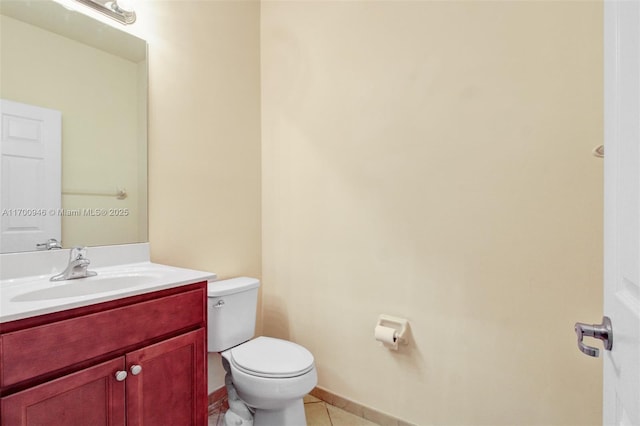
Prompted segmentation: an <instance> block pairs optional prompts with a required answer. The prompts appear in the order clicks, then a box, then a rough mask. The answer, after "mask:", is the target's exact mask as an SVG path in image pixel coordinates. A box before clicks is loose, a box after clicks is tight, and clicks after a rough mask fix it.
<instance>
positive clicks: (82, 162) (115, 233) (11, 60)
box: [0, 15, 146, 247]
mask: <svg viewBox="0 0 640 426" xmlns="http://www.w3.org/2000/svg"><path fill="white" fill-rule="evenodd" d="M0 19H1V21H0V31H1V35H2V37H1V38H0V40H1V46H0V55H1V58H0V59H1V60H0V62H1V64H2V73H1V78H0V97H2V98H4V99H9V100H12V101H16V102H21V103H26V104H30V105H36V106H40V107H44V108H50V109H55V110H57V111H60V112H61V113H62V135H63V138H62V139H63V144H62V165H63V169H62V189H63V192H73V191H83V192H87V191H93V192H95V191H98V192H101V191H113V192H114V193H115V190H116V188H117V187H118V188H125V189H126V190H127V193H128V197H127V198H126V199H125V200H118V199H116V198H115V196H114V197H104V196H87V195H81V196H79V195H64V196H63V197H62V207H63V208H64V209H65V210H76V209H77V210H79V211H82V209H87V208H91V209H97V208H105V209H128V212H129V214H128V215H126V216H103V217H97V216H82V215H81V216H64V217H62V218H61V219H62V243H63V244H64V246H65V247H72V246H74V245H87V246H92V245H107V244H123V243H132V242H139V241H146V211H143V212H142V214H143V215H144V217H143V218H142V219H140V217H139V216H140V215H139V211H140V205H139V201H140V199H141V198H144V197H145V194H144V193H141V192H140V190H139V185H140V184H141V185H142V189H143V190H144V189H145V186H146V178H145V177H144V176H138V164H139V152H138V144H137V142H136V141H137V140H138V137H137V136H138V132H139V131H140V129H139V120H138V114H139V111H138V90H139V86H140V81H139V69H140V68H143V69H146V64H144V63H143V64H138V63H136V62H132V61H129V60H127V59H124V58H121V57H119V56H116V55H112V54H109V53H106V52H104V51H102V50H99V49H96V48H94V47H91V46H88V45H86V44H83V43H80V42H78V41H74V40H71V39H69V38H65V37H62V36H60V35H57V34H54V33H51V32H48V31H45V30H42V29H40V28H38V27H34V26H32V25H29V24H25V23H23V22H21V21H18V20H15V19H13V18H10V17H7V16H4V15H2V16H0ZM141 179H142V182H141V183H140V180H141ZM141 228H142V229H141Z"/></svg>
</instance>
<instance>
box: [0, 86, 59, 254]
mask: <svg viewBox="0 0 640 426" xmlns="http://www.w3.org/2000/svg"><path fill="white" fill-rule="evenodd" d="M0 112H1V115H2V121H1V124H0V134H2V142H1V144H0V146H1V152H2V162H1V163H0V200H2V212H1V213H2V217H1V221H0V223H1V227H0V252H2V253H8V252H15V251H31V250H36V247H37V244H39V243H44V242H46V241H47V240H48V239H50V238H55V239H57V240H58V241H60V238H61V226H60V225H61V220H60V215H59V212H60V181H61V167H60V153H61V140H62V138H61V123H62V114H61V113H60V112H59V111H55V110H52V109H47V108H40V107H37V106H32V105H27V104H22V103H18V102H11V101H8V100H4V99H2V100H0Z"/></svg>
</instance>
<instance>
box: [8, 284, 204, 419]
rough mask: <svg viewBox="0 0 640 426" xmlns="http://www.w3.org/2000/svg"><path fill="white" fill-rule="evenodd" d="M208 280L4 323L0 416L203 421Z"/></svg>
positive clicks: (18, 417)
mask: <svg viewBox="0 0 640 426" xmlns="http://www.w3.org/2000/svg"><path fill="white" fill-rule="evenodd" d="M206 292H207V283H206V281H204V282H198V283H196V284H187V285H183V286H180V287H175V288H169V289H165V290H159V291H154V292H151V293H146V294H140V295H136V296H131V297H127V298H123V299H117V300H112V301H108V302H103V303H98V304H94V305H89V306H84V307H79V308H74V309H69V310H65V311H61V312H55V313H50V314H45V315H39V316H34V317H30V318H24V319H19V320H15V321H10V322H5V323H3V324H0V402H1V405H0V410H1V411H0V423H1V425H2V426H17V425H21V426H23V425H24V426H30V425H51V426H60V425H64V426H71V425H78V426H79V425H86V426H89V425H91V426H99V425H125V424H126V425H148V426H162V425H167V426H180V425H184V426H190V425H203V426H204V425H206V424H207V383H206V381H207V374H206V368H207V367H206V364H207V358H206V355H207V353H206V350H207V346H206V323H207V318H206V316H207V308H206V301H207V298H206Z"/></svg>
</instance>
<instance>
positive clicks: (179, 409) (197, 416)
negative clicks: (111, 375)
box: [126, 329, 207, 426]
mask: <svg viewBox="0 0 640 426" xmlns="http://www.w3.org/2000/svg"><path fill="white" fill-rule="evenodd" d="M205 356H206V352H205V332H204V329H199V330H196V331H193V332H190V333H186V334H183V335H181V336H178V337H174V338H172V339H169V340H166V341H164V342H161V343H158V344H155V345H151V346H147V347H145V348H143V349H140V350H138V351H135V352H131V353H129V354H127V357H126V359H127V368H128V369H129V370H128V371H131V367H132V366H134V365H139V366H141V367H142V370H141V371H140V373H139V374H138V375H132V374H129V377H128V378H127V380H126V382H127V419H128V423H127V424H128V425H129V426H142V425H146V426H164V425H166V426H180V425H184V426H191V425H206V424H207V388H206V358H205Z"/></svg>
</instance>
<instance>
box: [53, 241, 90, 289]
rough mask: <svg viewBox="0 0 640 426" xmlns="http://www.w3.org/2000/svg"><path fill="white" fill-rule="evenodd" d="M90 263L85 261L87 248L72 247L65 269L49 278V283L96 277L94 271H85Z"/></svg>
mask: <svg viewBox="0 0 640 426" xmlns="http://www.w3.org/2000/svg"><path fill="white" fill-rule="evenodd" d="M90 263H91V261H90V260H89V259H87V248H86V247H74V248H72V249H71V253H70V254H69V264H68V265H67V269H65V270H64V271H63V272H61V273H59V274H58V275H54V276H53V277H51V278H50V279H49V281H64V280H75V279H77V278H87V277H93V276H96V275H98V273H97V272H95V271H87V268H88V267H89V264H90Z"/></svg>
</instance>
